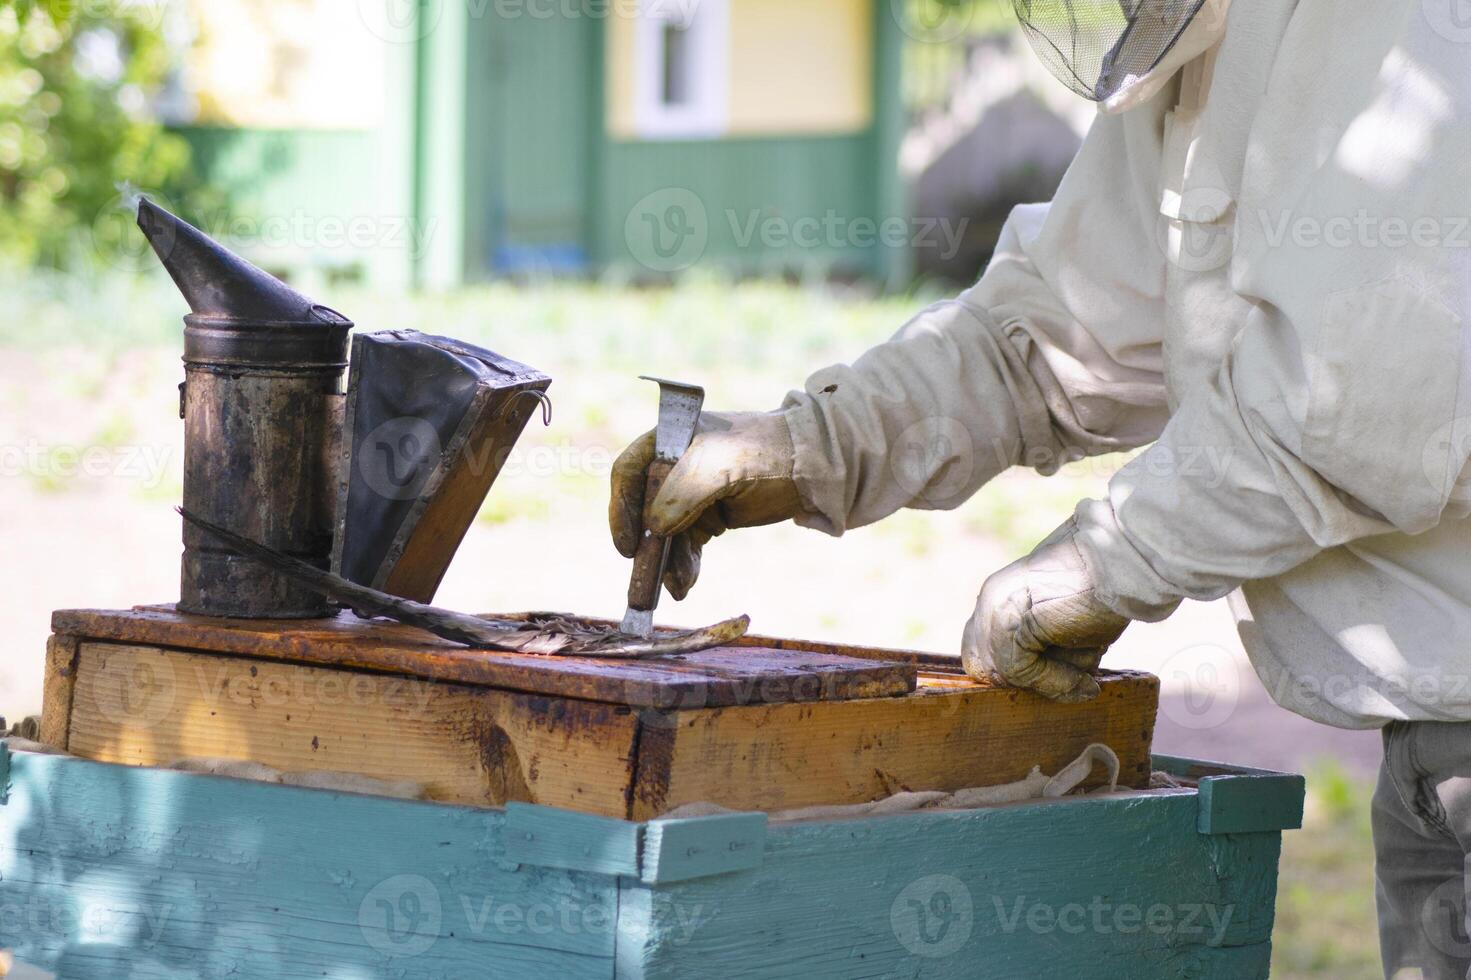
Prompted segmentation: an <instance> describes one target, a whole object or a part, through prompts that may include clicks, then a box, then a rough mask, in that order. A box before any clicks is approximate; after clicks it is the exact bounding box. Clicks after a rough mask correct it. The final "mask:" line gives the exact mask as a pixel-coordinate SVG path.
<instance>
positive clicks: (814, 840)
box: [617, 790, 1281, 980]
mask: <svg viewBox="0 0 1471 980" xmlns="http://www.w3.org/2000/svg"><path fill="white" fill-rule="evenodd" d="M1195 812H1196V800H1195V794H1194V793H1193V792H1191V791H1188V790H1185V791H1180V790H1177V791H1163V792H1153V793H1136V794H1130V795H1127V796H1122V797H1110V798H1096V797H1095V798H1087V797H1084V798H1070V799H1065V800H1059V801H1051V802H1045V803H1040V802H1039V803H1030V804H1021V805H1013V806H1004V807H994V808H989V809H984V810H975V811H969V812H962V813H915V814H904V815H898V816H892V817H879V818H870V819H864V820H855V821H849V822H843V823H811V824H787V825H781V824H777V825H772V826H770V827H768V828H767V833H766V847H765V860H764V861H763V862H762V863H761V865H760V866H759V867H756V868H752V869H750V870H746V871H737V872H734V873H731V874H725V875H719V876H716V877H710V878H700V879H695V880H690V881H684V882H674V883H665V884H662V885H659V886H654V887H645V886H640V885H639V884H637V883H633V882H624V885H623V889H622V892H621V894H620V897H619V929H618V944H617V957H618V975H619V977H620V978H623V977H627V978H638V980H666V978H677V977H692V976H702V977H762V978H768V977H802V978H812V980H837V978H852V977H900V976H902V977H925V978H930V980H974V978H976V977H981V976H984V977H985V978H986V980H1035V978H1037V977H1087V978H1089V980H1183V978H1187V977H1188V978H1191V980H1264V978H1266V977H1267V974H1268V965H1269V960H1270V952H1271V945H1270V939H1271V933H1272V924H1273V907H1274V902H1275V895H1276V878H1277V861H1278V856H1279V848H1280V841H1281V838H1280V835H1279V834H1275V833H1265V834H1246V835H1241V836H1238V837H1229V838H1219V837H1208V836H1203V835H1201V834H1199V833H1198V832H1197V831H1196V827H1195Z"/></svg>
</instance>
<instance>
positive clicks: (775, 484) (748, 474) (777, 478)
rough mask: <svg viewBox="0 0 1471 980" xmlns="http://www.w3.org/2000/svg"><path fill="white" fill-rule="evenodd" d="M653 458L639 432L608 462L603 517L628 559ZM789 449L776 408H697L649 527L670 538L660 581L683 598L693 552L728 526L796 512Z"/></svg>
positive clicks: (693, 575)
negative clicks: (694, 425) (609, 483)
mask: <svg viewBox="0 0 1471 980" xmlns="http://www.w3.org/2000/svg"><path fill="white" fill-rule="evenodd" d="M653 461H654V433H653V432H646V433H644V435H642V436H640V437H639V438H638V440H636V441H635V442H634V443H633V444H632V445H631V446H629V447H628V448H627V449H625V450H624V451H623V453H622V455H620V456H619V457H618V459H617V461H616V462H614V463H613V496H612V499H611V500H610V501H609V503H608V524H609V526H610V527H611V528H612V531H613V544H614V545H615V546H616V547H617V548H618V551H619V553H620V554H622V555H623V556H624V557H625V558H632V557H633V555H634V552H635V551H636V550H637V548H638V542H639V538H640V537H641V536H642V535H643V531H644V526H643V516H644V515H643V508H644V477H645V471H646V470H647V469H648V467H649V464H650V463H652V462H653ZM795 462H796V450H795V449H794V448H793V446H792V434H791V430H790V429H788V428H787V420H786V418H785V417H784V416H783V415H782V414H781V413H780V412H733V413H723V412H704V413H702V414H701V415H700V423H699V427H698V429H697V430H696V433H695V438H694V441H693V442H691V443H690V447H689V449H687V450H685V453H684V455H683V456H682V457H680V460H679V463H678V464H677V465H676V466H675V467H674V470H673V471H672V472H671V473H670V474H669V478H668V479H667V480H665V481H664V486H663V488H662V489H660V491H659V495H658V496H657V497H655V498H654V504H653V507H652V509H651V510H650V513H649V529H650V530H652V531H653V532H654V533H655V534H658V535H661V536H665V537H671V538H673V541H672V542H671V544H670V548H669V563H668V565H667V566H666V567H665V570H664V585H665V587H666V588H667V589H668V590H669V594H670V595H672V596H673V597H674V598H676V599H683V598H684V597H685V596H686V595H688V594H689V591H690V588H691V587H692V586H693V585H694V584H695V579H697V578H698V577H699V574H700V553H701V551H702V550H703V549H704V547H705V544H706V543H707V542H708V541H709V540H710V539H711V538H713V537H716V536H717V535H720V534H723V533H725V531H726V529H728V528H733V527H756V526H759V525H762V524H776V523H778V522H779V521H785V520H790V519H791V518H793V517H795V516H797V515H798V514H799V513H801V511H802V500H801V497H800V496H799V495H798V493H797V485H796V483H795V482H794V481H793V479H792V468H793V466H794V465H795Z"/></svg>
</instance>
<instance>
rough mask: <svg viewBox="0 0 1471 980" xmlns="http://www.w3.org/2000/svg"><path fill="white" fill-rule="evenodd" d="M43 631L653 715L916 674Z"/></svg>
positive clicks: (222, 624)
mask: <svg viewBox="0 0 1471 980" xmlns="http://www.w3.org/2000/svg"><path fill="white" fill-rule="evenodd" d="M51 627H52V629H53V631H55V632H56V633H57V634H60V635H65V636H75V637H81V638H85V639H91V640H108V641H116V642H125V643H141V644H148V645H152V646H162V647H175V648H178V649H184V650H197V651H203V652H216V653H234V654H240V655H243V656H251V657H260V658H264V659H271V660H286V661H294V662H298V663H307V664H315V665H319V666H337V667H351V668H357V669H364V670H375V671H386V672H390V673H396V674H406V675H411V676H414V677H422V678H426V679H430V680H442V681H452V682H456V683H462V684H472V685H477V686H482V687H497V688H504V689H506V690H515V691H526V692H529V693H533V694H549V695H560V696H563V697H573V698H581V699H584V700H589V701H603V702H609V703H613V704H626V705H631V706H634V707H654V708H665V709H668V708H698V707H707V706H708V707H714V706H723V705H734V704H769V703H777V702H784V701H837V700H851V699H856V698H872V697H889V696H895V695H902V694H907V693H909V692H911V691H913V690H914V689H915V686H916V673H917V672H916V668H915V666H914V665H913V664H910V663H891V662H885V661H881V660H871V659H860V658H857V657H847V656H843V655H841V654H832V653H813V652H807V651H800V650H772V649H768V648H763V647H736V646H725V647H716V648H714V649H712V650H708V651H702V652H699V653H691V654H681V655H676V656H668V657H659V658H655V659H645V660H604V659H598V658H589V657H572V656H567V657H543V656H538V655H535V654H525V653H508V652H502V651H496V650H471V649H467V648H465V647H463V646H458V645H456V644H454V643H451V642H449V641H447V640H437V639H434V638H432V637H426V636H425V634H424V633H422V632H420V631H419V630H416V629H414V628H412V627H408V626H401V625H398V624H396V623H385V622H383V621H381V620H372V621H369V620H363V619H359V618H358V617H356V616H354V615H352V614H351V613H342V614H340V615H338V616H336V617H333V618H329V619H318V620H310V621H295V620H276V621H272V620H239V619H237V620H229V619H219V618H213V617H203V616H191V615H187V614H184V613H180V612H178V611H177V610H176V609H174V608H172V607H168V606H150V607H139V608H136V609H132V610H87V609H81V610H62V611H59V612H57V613H55V614H53V616H52V621H51Z"/></svg>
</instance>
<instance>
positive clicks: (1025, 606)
mask: <svg viewBox="0 0 1471 980" xmlns="http://www.w3.org/2000/svg"><path fill="white" fill-rule="evenodd" d="M1076 533H1077V524H1076V522H1075V521H1074V520H1069V521H1068V522H1067V523H1066V524H1064V525H1063V526H1062V527H1060V528H1058V529H1057V530H1056V531H1054V532H1053V533H1052V534H1051V535H1049V536H1048V537H1047V539H1046V540H1045V541H1043V542H1042V543H1041V544H1039V545H1037V547H1036V549H1035V550H1033V551H1032V553H1031V554H1030V555H1028V556H1027V557H1025V558H1023V559H1021V560H1020V561H1016V562H1012V563H1011V564H1010V565H1007V566H1006V567H1005V568H1003V569H1001V571H999V572H997V573H995V574H994V575H992V576H991V577H990V578H988V579H987V580H986V584H985V585H984V586H982V588H981V595H980V598H979V599H978V600H977V602H976V611H975V615H974V616H972V617H971V620H970V623H968V624H967V625H966V628H965V638H964V640H963V642H962V650H961V660H962V662H963V663H964V665H965V670H966V673H968V674H970V675H971V676H972V677H974V678H976V679H977V680H988V681H995V682H998V683H1001V684H1006V685H1009V686H1012V687H1026V688H1031V689H1032V690H1034V691H1036V692H1037V693H1038V694H1040V695H1042V696H1043V697H1046V698H1051V699H1052V700H1054V701H1062V702H1075V701H1090V700H1092V699H1093V698H1095V697H1097V696H1098V681H1096V680H1094V679H1093V676H1092V672H1093V671H1095V670H1097V669H1098V663H1099V661H1100V660H1101V659H1102V657H1103V653H1104V651H1105V650H1107V649H1108V646H1109V644H1111V643H1113V641H1114V640H1117V639H1118V638H1119V634H1121V633H1123V631H1124V627H1126V626H1128V625H1129V620H1127V619H1125V618H1124V617H1123V616H1120V615H1119V614H1117V613H1115V612H1114V611H1113V610H1111V609H1109V608H1108V607H1107V606H1105V605H1104V604H1103V603H1102V602H1100V601H1099V599H1098V597H1097V595H1096V586H1095V582H1094V576H1093V574H1092V572H1091V571H1090V570H1089V568H1088V563H1087V562H1086V561H1085V560H1084V558H1083V554H1082V552H1081V551H1079V550H1078V546H1077V543H1076V542H1075V541H1074V535H1075V534H1076Z"/></svg>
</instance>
